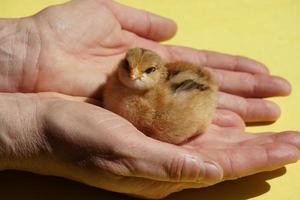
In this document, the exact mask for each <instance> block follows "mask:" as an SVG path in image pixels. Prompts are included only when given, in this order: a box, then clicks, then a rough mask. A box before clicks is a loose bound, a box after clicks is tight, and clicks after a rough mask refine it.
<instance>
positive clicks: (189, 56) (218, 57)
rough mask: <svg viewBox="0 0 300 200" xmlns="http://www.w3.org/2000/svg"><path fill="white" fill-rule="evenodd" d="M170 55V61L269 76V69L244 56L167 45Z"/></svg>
mask: <svg viewBox="0 0 300 200" xmlns="http://www.w3.org/2000/svg"><path fill="white" fill-rule="evenodd" d="M166 49H167V51H168V53H169V55H168V60H169V61H170V62H174V61H182V60H184V61H189V62H192V63H194V64H196V65H203V66H208V67H211V68H217V69H226V70H230V71H238V72H247V73H252V74H268V73H269V72H268V69H267V68H266V66H265V65H263V64H262V63H259V62H258V61H255V60H252V59H250V58H246V57H242V56H232V55H228V54H223V53H217V52H212V51H202V50H196V49H192V48H187V47H179V46H170V45H166Z"/></svg>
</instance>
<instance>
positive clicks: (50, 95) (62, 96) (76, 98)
mask: <svg viewBox="0 0 300 200" xmlns="http://www.w3.org/2000/svg"><path fill="white" fill-rule="evenodd" d="M37 95H38V96H39V97H41V98H59V99H64V100H68V101H78V102H86V103H90V104H93V105H97V106H101V102H100V101H98V100H96V99H93V98H89V97H80V96H70V95H65V94H61V93H57V92H40V93H37Z"/></svg>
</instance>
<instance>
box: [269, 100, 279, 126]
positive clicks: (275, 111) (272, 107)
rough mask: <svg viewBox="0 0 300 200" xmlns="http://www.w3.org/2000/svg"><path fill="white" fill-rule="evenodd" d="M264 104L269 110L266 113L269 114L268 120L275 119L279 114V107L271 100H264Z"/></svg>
mask: <svg viewBox="0 0 300 200" xmlns="http://www.w3.org/2000/svg"><path fill="white" fill-rule="evenodd" d="M266 106H267V109H268V111H269V113H268V115H269V117H270V118H269V119H268V121H275V120H277V119H278V118H279V117H280V115H281V109H280V107H279V106H278V105H277V104H276V103H274V102H272V101H266Z"/></svg>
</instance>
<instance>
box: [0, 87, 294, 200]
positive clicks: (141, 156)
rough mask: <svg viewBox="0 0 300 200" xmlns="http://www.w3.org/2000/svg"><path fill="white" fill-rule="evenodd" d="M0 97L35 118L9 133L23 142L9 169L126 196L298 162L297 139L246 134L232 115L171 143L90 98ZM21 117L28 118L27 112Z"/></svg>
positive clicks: (220, 114) (157, 193)
mask: <svg viewBox="0 0 300 200" xmlns="http://www.w3.org/2000/svg"><path fill="white" fill-rule="evenodd" d="M1 96H2V98H3V97H6V98H7V96H9V99H10V101H12V102H16V100H14V98H17V99H18V100H17V101H19V102H20V104H19V105H18V106H17V108H20V106H22V105H21V104H26V106H27V109H26V110H27V111H28V110H30V109H32V110H33V112H34V113H35V115H34V117H33V119H36V121H35V123H32V124H34V125H36V126H33V127H32V126H26V128H24V127H23V128H22V127H21V128H20V130H21V132H20V136H21V135H22V137H18V136H17V137H16V136H14V137H12V135H10V137H12V138H16V139H15V141H18V140H22V142H21V143H18V144H19V146H18V148H14V146H12V147H11V148H14V149H16V150H15V151H11V152H13V153H11V155H10V157H9V159H8V160H9V161H11V163H9V162H3V161H2V162H1V163H7V164H6V169H19V170H27V171H31V172H34V173H40V174H47V175H55V176H61V177H65V178H68V179H72V180H76V181H80V182H83V183H86V184H88V185H92V186H95V187H99V188H103V189H107V190H111V191H115V192H121V193H126V194H129V195H134V196H140V197H146V198H162V197H164V196H166V195H168V194H170V193H173V192H176V191H180V190H183V189H185V188H200V187H206V186H209V185H213V184H215V183H218V182H221V181H223V180H228V179H235V178H239V177H243V176H247V175H250V174H254V173H258V172H261V171H267V170H273V169H277V168H280V167H282V166H284V165H285V164H288V163H292V162H295V161H296V160H298V159H299V157H300V154H299V149H300V142H299V141H300V134H297V133H296V132H285V133H279V134H275V133H263V134H253V135H252V134H246V133H245V132H244V122H243V120H242V119H241V118H240V117H239V116H238V115H236V114H235V113H232V112H230V111H225V110H218V111H217V114H216V117H215V119H214V123H213V124H212V125H211V127H210V128H209V129H208V130H207V132H205V133H203V134H202V135H200V136H198V137H195V138H192V139H191V140H189V141H188V142H186V143H185V144H182V145H180V146H176V145H172V144H168V143H163V142H160V141H157V140H154V139H151V138H149V137H147V136H145V135H143V134H142V133H141V132H139V131H138V130H137V129H136V128H134V127H133V126H132V125H131V124H130V123H129V122H128V121H126V120H125V119H123V118H121V117H119V116H118V115H116V114H113V113H111V112H109V111H107V110H105V109H103V108H101V107H99V106H95V105H92V104H90V103H93V104H96V103H97V101H95V100H91V99H87V98H83V97H73V96H66V95H62V94H55V93H40V94H30V95H28V96H30V99H31V100H30V102H31V103H28V102H29V101H28V100H26V99H28V98H29V97H27V95H22V96H21V97H20V96H18V95H17V94H5V95H1ZM32 96H33V97H32ZM86 101H88V102H90V103H86ZM10 110H11V108H10ZM19 113H20V119H25V118H26V117H25V116H23V114H24V111H22V112H19ZM30 116H31V115H30ZM26 119H28V118H26ZM26 121H28V120H26ZM33 121H34V120H33ZM20 130H19V131H20ZM26 130H31V131H30V132H28V133H27V132H26ZM32 130H34V131H32ZM17 132H18V131H16V132H14V134H16V133H17ZM4 138H5V137H4ZM19 142H20V141H19ZM16 143H17V142H16ZM14 153H15V154H16V155H14ZM15 157H17V160H14V158H15ZM2 158H3V157H2Z"/></svg>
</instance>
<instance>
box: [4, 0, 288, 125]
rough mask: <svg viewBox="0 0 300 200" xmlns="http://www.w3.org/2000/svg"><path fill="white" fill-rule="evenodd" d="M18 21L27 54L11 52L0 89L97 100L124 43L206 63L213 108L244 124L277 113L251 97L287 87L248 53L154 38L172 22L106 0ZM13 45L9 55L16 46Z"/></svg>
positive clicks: (167, 32)
mask: <svg viewBox="0 0 300 200" xmlns="http://www.w3.org/2000/svg"><path fill="white" fill-rule="evenodd" d="M18 23H19V25H17V26H16V27H19V29H21V28H23V29H25V30H23V31H22V30H19V32H21V33H22V32H24V33H25V34H26V37H25V38H27V39H26V40H25V39H22V38H21V39H20V38H19V39H18V41H23V40H25V42H24V41H23V43H25V45H22V47H23V46H26V47H27V48H26V52H24V55H27V56H15V57H18V58H19V57H20V59H23V61H22V64H19V68H16V65H14V68H15V70H3V71H1V72H0V73H3V74H2V76H0V83H3V84H0V85H1V86H0V91H5V92H14V91H19V92H44V91H54V92H60V93H64V94H70V95H77V96H85V97H94V98H101V96H102V90H101V89H102V87H103V86H104V84H105V83H106V79H107V77H108V76H109V75H110V74H111V72H112V71H113V70H114V69H115V67H116V66H117V63H118V62H119V61H120V59H122V58H123V57H124V55H125V52H126V51H127V49H128V48H130V47H135V46H139V47H144V48H148V49H152V50H154V51H157V52H159V53H160V54H161V55H162V56H163V57H164V59H166V60H167V61H170V62H171V61H176V60H185V61H189V62H192V63H194V64H198V65H205V66H208V68H209V69H211V72H212V74H213V75H214V76H215V77H216V80H217V81H218V83H219V85H220V98H219V108H222V109H227V110H231V111H233V112H236V113H238V114H239V115H240V116H242V118H243V119H244V120H245V121H247V122H255V121H274V120H276V119H277V118H278V117H279V115H280V110H279V108H278V107H277V106H276V105H275V104H274V103H272V102H269V101H267V100H262V99H260V98H256V97H269V96H276V95H287V94H289V92H290V86H289V84H288V83H287V82H286V81H285V80H283V79H281V78H278V77H273V76H270V75H269V74H268V72H267V70H266V68H265V67H264V66H263V65H262V64H260V63H258V62H256V61H253V60H251V59H248V58H244V57H240V56H230V55H225V54H221V53H216V52H208V51H198V50H194V49H189V48H184V47H177V46H170V45H162V44H159V43H158V41H161V40H165V39H168V38H170V37H172V36H173V35H174V34H175V32H176V25H175V23H174V22H172V21H170V20H168V19H164V18H162V17H159V16H156V15H153V14H150V13H148V12H145V11H141V10H136V9H133V8H130V7H127V6H124V5H121V4H119V3H116V2H114V1H108V0H85V1H82V0H76V1H71V2H69V3H66V4H63V5H59V6H53V7H49V8H47V9H45V10H43V11H41V12H40V13H38V14H37V15H35V16H32V17H29V18H24V19H22V20H19V22H18ZM24 27H25V28H24ZM11 35H12V36H11V37H13V34H11ZM19 37H21V36H19ZM16 43H17V42H16ZM17 47H18V46H17ZM17 47H15V48H16V49H15V50H14V51H15V53H16V54H17V53H20V49H21V50H22V48H21V47H19V48H17ZM14 51H13V52H14ZM11 57H13V56H11ZM20 62H21V61H20ZM7 63H10V62H7ZM11 63H14V64H15V63H16V62H15V61H13V62H11ZM2 67H3V68H5V66H2ZM6 68H8V69H11V66H6ZM7 71H8V73H6V72H7ZM4 73H5V74H4ZM6 83H8V84H6Z"/></svg>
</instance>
